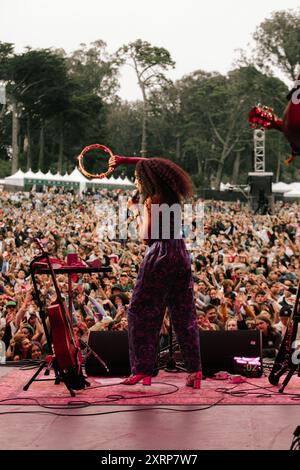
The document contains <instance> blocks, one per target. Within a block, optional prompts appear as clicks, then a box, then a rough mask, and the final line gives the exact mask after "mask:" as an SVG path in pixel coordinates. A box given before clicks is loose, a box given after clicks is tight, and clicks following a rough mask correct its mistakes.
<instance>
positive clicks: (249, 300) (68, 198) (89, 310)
mask: <svg viewBox="0 0 300 470" xmlns="http://www.w3.org/2000/svg"><path fill="white" fill-rule="evenodd" d="M120 195H122V196H130V195H131V194H130V193H129V192H126V191H123V190H118V191H114V192H110V191H108V190H105V189H103V190H101V191H99V192H97V193H95V194H85V195H83V196H82V197H81V198H80V199H79V198H78V196H77V195H75V194H72V193H70V192H68V193H63V192H61V191H58V190H54V189H50V190H49V191H48V192H47V193H34V192H30V193H8V192H5V191H2V192H0V340H2V342H3V343H4V344H5V356H6V361H18V360H24V359H34V360H36V359H41V358H42V357H43V356H44V355H45V354H46V353H47V341H46V337H45V333H44V329H43V326H42V323H41V319H40V316H39V310H38V307H37V305H36V303H35V301H34V298H35V296H34V295H33V294H34V292H33V286H32V280H31V277H30V273H29V264H30V261H31V260H32V258H33V257H34V256H36V255H37V254H39V253H40V251H39V248H38V247H37V245H36V243H34V238H36V237H38V238H40V239H42V240H43V243H44V244H45V247H46V249H47V251H48V252H50V253H51V256H53V257H56V258H60V259H63V260H66V258H67V254H68V252H69V251H70V250H71V251H76V252H77V254H78V257H79V258H80V259H82V260H83V261H88V262H91V261H95V260H101V261H102V265H106V266H111V268H112V271H111V272H110V273H105V274H104V273H93V274H83V275H77V278H76V279H74V283H73V287H74V295H73V307H72V310H73V311H72V318H73V328H74V332H75V334H76V336H77V337H78V338H80V339H82V340H83V341H85V342H87V340H88V335H89V332H90V331H95V330H96V331H99V330H119V331H125V330H127V308H128V304H129V302H130V299H131V295H132V290H133V287H134V283H135V280H136V277H137V274H138V270H139V265H140V263H141V261H142V259H143V253H144V251H145V249H146V246H145V245H144V244H143V243H142V242H141V241H139V240H136V239H131V238H128V239H127V240H119V239H118V237H117V236H116V237H115V238H114V239H110V238H109V236H108V234H107V235H106V236H105V237H103V221H104V217H105V214H104V212H103V203H104V202H106V203H108V204H109V205H110V207H114V208H115V209H117V208H118V197H119V196H120ZM195 202H197V200H196V199H195ZM204 207H205V210H204V240H203V243H202V244H199V243H195V242H194V241H193V240H192V239H189V238H187V239H186V244H187V247H188V250H189V252H190V256H191V260H192V271H193V276H194V281H195V282H194V295H195V302H196V307H197V315H198V326H199V329H200V330H210V331H215V330H237V329H247V328H249V329H255V328H257V329H259V330H261V331H262V338H263V343H262V345H263V356H264V357H270V358H272V357H274V356H275V354H276V351H277V350H278V348H279V345H280V341H281V338H282V336H283V335H284V333H285V330H286V325H287V322H288V319H289V317H290V316H291V314H292V309H293V304H294V301H295V295H296V290H297V285H298V283H299V279H300V258H299V252H300V225H299V217H300V215H299V205H298V204H297V203H293V204H288V203H283V202H280V203H277V204H275V207H274V211H273V215H254V214H253V213H251V212H250V211H249V210H248V209H247V207H246V206H242V205H241V204H240V203H238V202H237V203H225V202H220V201H205V206H204ZM117 235H118V234H117ZM57 281H58V285H59V288H60V290H61V292H62V294H63V296H64V298H65V300H66V302H67V303H68V280H67V277H66V276H65V275H58V276H57ZM38 283H39V289H40V294H41V297H42V300H43V302H45V304H47V305H49V304H50V303H51V302H52V301H53V300H54V299H55V298H56V295H55V291H54V287H53V284H52V282H51V279H50V278H49V276H48V275H39V276H38ZM169 325H170V320H169V317H168V312H167V310H166V314H165V319H164V323H163V327H162V330H161V344H165V343H166V342H167V338H168V334H169ZM3 343H2V344H3Z"/></svg>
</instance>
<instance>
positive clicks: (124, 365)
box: [85, 331, 130, 377]
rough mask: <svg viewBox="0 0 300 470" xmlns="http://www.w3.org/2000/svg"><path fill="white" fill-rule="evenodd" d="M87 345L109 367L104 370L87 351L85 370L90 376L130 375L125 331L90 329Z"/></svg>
mask: <svg viewBox="0 0 300 470" xmlns="http://www.w3.org/2000/svg"><path fill="white" fill-rule="evenodd" d="M88 345H89V346H90V348H91V349H92V351H94V353H96V355H98V356H99V357H100V358H101V359H102V360H103V361H104V362H105V364H106V365H107V367H108V368H109V372H107V371H106V370H105V368H104V367H103V365H102V364H101V362H100V361H99V360H98V359H97V357H96V356H95V355H94V354H93V353H91V352H90V353H88V354H87V358H86V363H85V371H86V374H87V375H91V376H103V377H105V376H107V377H125V376H128V375H130V364H129V352H128V333H127V331H91V332H90V335H89V341H88Z"/></svg>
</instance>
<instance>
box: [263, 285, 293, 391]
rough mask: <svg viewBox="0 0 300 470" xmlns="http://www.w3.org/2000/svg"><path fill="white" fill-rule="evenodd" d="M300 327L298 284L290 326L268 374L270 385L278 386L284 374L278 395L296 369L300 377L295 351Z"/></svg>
mask: <svg viewBox="0 0 300 470" xmlns="http://www.w3.org/2000/svg"><path fill="white" fill-rule="evenodd" d="M299 325H300V284H299V286H298V289H297V294H296V300H295V305H294V309H293V313H292V316H291V318H290V324H289V325H288V326H287V329H286V332H285V335H284V338H283V339H282V341H281V345H280V348H279V351H278V353H277V355H276V357H275V361H274V364H273V368H272V370H271V372H270V375H269V377H268V380H269V382H270V384H271V385H278V383H279V379H280V377H281V376H282V375H284V374H286V376H285V378H284V380H283V382H282V385H281V387H280V389H279V390H278V392H279V393H283V391H284V389H285V387H286V386H287V384H288V383H289V381H290V380H291V378H292V376H293V375H294V373H295V372H296V371H297V369H298V377H300V364H299V350H298V349H297V335H298V328H299Z"/></svg>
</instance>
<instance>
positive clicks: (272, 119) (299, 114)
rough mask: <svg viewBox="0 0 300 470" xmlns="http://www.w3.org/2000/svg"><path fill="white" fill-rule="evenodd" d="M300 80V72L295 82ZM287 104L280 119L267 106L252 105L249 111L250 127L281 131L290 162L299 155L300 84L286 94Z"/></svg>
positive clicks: (287, 161) (288, 161)
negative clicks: (289, 146)
mask: <svg viewBox="0 0 300 470" xmlns="http://www.w3.org/2000/svg"><path fill="white" fill-rule="evenodd" d="M299 81H300V74H299V76H298V79H297V82H296V83H299ZM288 100H289V102H288V104H287V106H286V108H285V110H284V113H283V118H282V119H280V118H279V117H277V116H276V115H275V114H274V113H273V109H272V108H269V107H267V106H261V105H257V106H254V108H252V109H251V110H250V112H249V121H250V123H251V127H254V128H265V129H276V130H278V131H280V132H282V133H283V134H284V135H285V137H286V139H287V140H288V142H289V143H290V145H291V149H292V153H291V156H290V157H289V158H288V159H287V160H286V163H290V162H291V161H293V160H294V158H295V157H296V156H297V155H299V156H300V85H298V86H297V85H295V87H294V88H293V89H292V90H291V91H290V93H289V94H288Z"/></svg>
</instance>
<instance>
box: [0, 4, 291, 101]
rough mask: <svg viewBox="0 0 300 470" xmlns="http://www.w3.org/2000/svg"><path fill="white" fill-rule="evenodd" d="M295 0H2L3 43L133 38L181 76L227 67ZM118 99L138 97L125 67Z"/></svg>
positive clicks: (116, 42)
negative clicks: (160, 53)
mask: <svg viewBox="0 0 300 470" xmlns="http://www.w3.org/2000/svg"><path fill="white" fill-rule="evenodd" d="M299 3H300V2H299V0H248V1H245V0H205V1H204V0H82V1H79V0H0V18H1V23H0V24H1V26H0V41H2V42H12V43H14V44H15V45H16V50H17V51H18V52H20V51H22V50H23V48H24V47H25V46H31V47H33V48H47V47H55V48H61V47H62V48H64V49H65V50H66V51H67V52H71V51H73V50H75V49H77V48H78V46H79V44H80V43H87V44H88V43H90V42H92V41H95V40H97V39H102V40H103V41H105V42H106V43H107V46H108V51H109V52H114V51H115V50H117V48H118V47H120V46H121V45H123V44H126V43H128V42H131V41H134V40H136V39H138V38H140V39H142V40H144V41H149V42H150V43H151V44H152V45H155V46H161V47H165V48H166V49H167V50H168V51H169V52H170V53H171V56H172V58H173V60H174V61H175V62H176V67H175V70H174V71H173V72H172V73H171V74H170V77H171V78H173V79H178V78H181V77H182V76H183V75H186V74H188V73H190V72H193V71H194V70H197V69H203V70H207V71H212V70H217V71H219V72H222V73H226V72H227V71H228V70H229V69H230V68H231V66H232V63H233V61H234V60H235V58H236V57H237V54H236V53H235V50H236V49H239V48H243V49H246V48H247V45H248V44H249V43H250V42H251V36H252V33H253V32H254V30H255V28H256V26H257V25H258V24H259V23H260V22H261V21H263V20H264V18H266V17H269V16H270V13H271V12H272V11H274V10H275V11H278V10H284V9H285V10H286V9H289V8H292V9H296V8H297V7H298V6H299ZM120 96H121V97H122V98H123V99H127V100H133V99H139V98H141V95H140V92H139V89H138V87H137V85H136V79H135V77H134V75H133V73H132V72H131V71H130V69H129V68H128V67H126V69H125V68H123V69H122V70H121V91H120Z"/></svg>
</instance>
